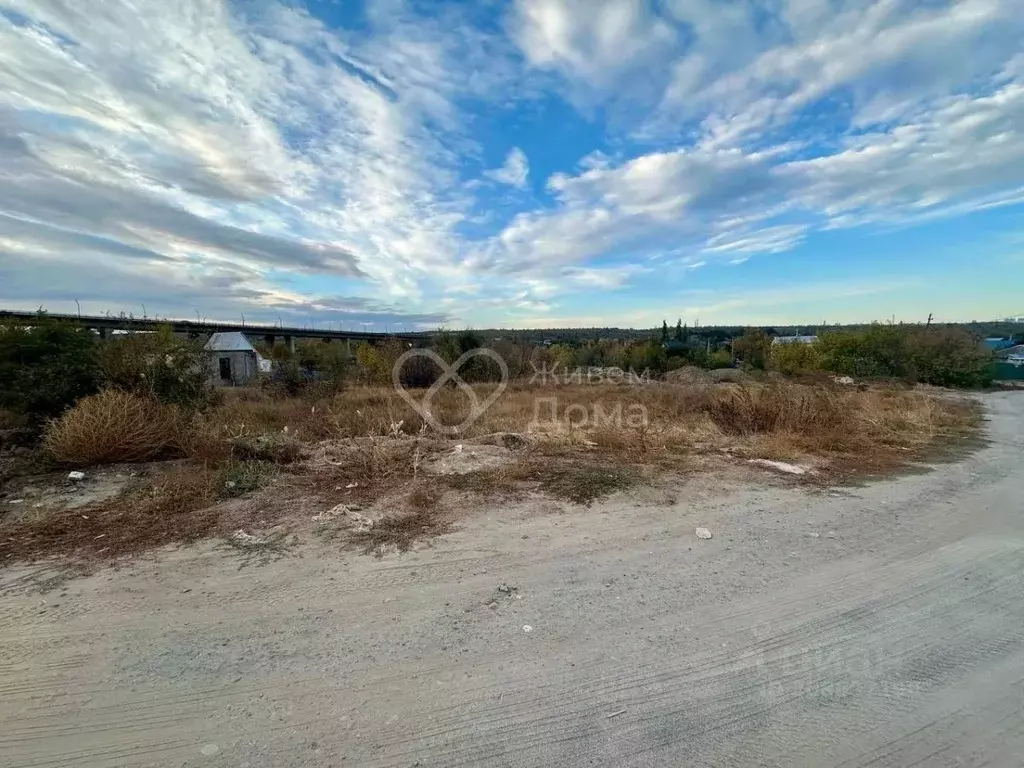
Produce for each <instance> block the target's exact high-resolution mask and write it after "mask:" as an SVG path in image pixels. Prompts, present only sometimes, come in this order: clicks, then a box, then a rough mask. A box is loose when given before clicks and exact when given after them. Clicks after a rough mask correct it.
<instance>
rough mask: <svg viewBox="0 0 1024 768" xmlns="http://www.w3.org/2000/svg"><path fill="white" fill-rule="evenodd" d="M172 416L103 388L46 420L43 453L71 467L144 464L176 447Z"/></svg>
mask: <svg viewBox="0 0 1024 768" xmlns="http://www.w3.org/2000/svg"><path fill="white" fill-rule="evenodd" d="M175 431H176V429H175V423H174V416H173V412H172V411H171V410H170V409H168V408H166V407H164V406H162V405H160V404H159V403H157V402H155V401H153V400H150V399H148V398H144V397H139V396H138V395H133V394H131V393H128V392H121V391H120V390H116V389H106V390H103V391H102V392H100V393H99V394H96V395H91V396H90V397H86V398H83V399H82V400H79V401H78V403H77V404H76V405H75V407H74V408H72V409H71V410H69V411H68V412H67V413H65V414H64V415H63V416H61V417H60V418H59V419H56V420H54V421H52V422H50V423H49V424H48V425H47V427H46V433H45V436H44V438H43V445H44V447H45V449H46V450H47V451H48V452H49V453H50V454H51V455H52V456H53V457H54V458H56V459H57V460H58V461H61V462H63V463H65V464H70V465H73V466H89V465H92V464H109V463H114V462H130V461H147V460H149V459H152V458H154V457H156V456H159V455H160V454H162V453H166V452H167V451H168V449H169V448H170V447H171V446H172V445H173V444H174V440H175Z"/></svg>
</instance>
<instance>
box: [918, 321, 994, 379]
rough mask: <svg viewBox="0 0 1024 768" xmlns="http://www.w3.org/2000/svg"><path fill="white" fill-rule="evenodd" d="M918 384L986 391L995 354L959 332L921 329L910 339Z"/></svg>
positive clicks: (969, 336) (957, 330)
mask: <svg viewBox="0 0 1024 768" xmlns="http://www.w3.org/2000/svg"><path fill="white" fill-rule="evenodd" d="M908 341H909V348H910V355H911V364H912V367H913V371H914V375H915V377H916V378H917V380H918V381H923V382H926V383H928V384H935V385H936V386H940V387H965V388H971V387H987V386H989V385H990V384H991V383H992V358H993V356H992V353H991V352H990V351H989V350H988V349H986V348H985V346H984V345H983V344H981V343H980V342H979V341H978V340H977V339H975V338H974V337H973V336H971V335H970V334H969V333H967V332H966V331H962V330H960V329H958V328H934V329H922V330H919V331H915V332H912V333H911V334H910V336H909V338H908Z"/></svg>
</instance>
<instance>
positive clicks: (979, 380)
mask: <svg viewBox="0 0 1024 768" xmlns="http://www.w3.org/2000/svg"><path fill="white" fill-rule="evenodd" d="M818 346H819V352H820V356H821V366H822V367H823V368H824V369H825V370H829V371H834V372H835V373H845V374H848V375H851V376H889V377H898V378H903V379H907V380H908V381H922V382H924V383H926V384H935V385H937V386H948V387H979V386H985V385H987V384H988V383H990V381H991V374H990V368H989V366H990V364H991V362H992V355H991V353H989V352H988V350H986V349H985V348H984V347H982V346H981V345H980V344H979V343H978V342H977V340H975V339H974V337H972V336H971V335H970V334H968V333H966V332H965V331H962V330H959V329H955V328H901V327H899V326H893V325H874V326H872V327H870V328H868V329H867V330H863V331H835V332H832V333H826V334H824V335H823V336H822V337H821V338H820V339H819V342H818Z"/></svg>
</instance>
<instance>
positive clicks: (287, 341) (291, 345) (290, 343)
mask: <svg viewBox="0 0 1024 768" xmlns="http://www.w3.org/2000/svg"><path fill="white" fill-rule="evenodd" d="M284 345H285V346H286V347H288V351H289V352H291V353H292V354H293V355H294V354H295V337H294V336H285V337H284Z"/></svg>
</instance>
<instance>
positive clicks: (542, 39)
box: [510, 0, 677, 100]
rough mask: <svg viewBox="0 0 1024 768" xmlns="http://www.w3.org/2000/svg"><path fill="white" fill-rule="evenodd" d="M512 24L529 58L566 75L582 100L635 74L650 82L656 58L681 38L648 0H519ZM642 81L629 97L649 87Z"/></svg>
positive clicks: (655, 74)
mask: <svg viewBox="0 0 1024 768" xmlns="http://www.w3.org/2000/svg"><path fill="white" fill-rule="evenodd" d="M510 27H511V32H512V36H513V38H514V39H515V41H516V42H517V43H518V45H519V47H520V49H521V50H522V52H523V55H524V56H525V58H526V60H527V62H528V63H529V64H530V65H531V66H533V67H536V68H538V69H545V70H551V71H554V72H558V73H560V74H561V75H563V76H564V77H565V78H566V80H567V82H568V84H569V86H570V90H571V91H572V92H573V93H574V95H575V96H576V97H577V98H579V99H583V100H588V99H589V98H590V96H589V95H588V93H589V92H603V93H604V94H605V95H607V94H608V93H612V92H614V91H615V86H616V84H618V83H621V82H622V81H623V79H624V78H626V77H628V76H629V75H631V74H638V73H639V74H640V75H642V76H645V77H646V80H647V81H648V82H650V81H651V80H652V79H653V78H656V77H657V74H658V69H656V68H654V67H653V66H652V65H653V64H654V62H656V61H657V60H658V59H659V58H660V57H661V56H664V55H666V54H668V53H669V52H671V50H672V49H673V48H674V47H675V45H676V42H677V41H676V31H675V29H674V28H673V26H672V25H671V24H669V23H667V22H666V21H665V20H664V19H662V18H659V16H658V15H657V14H656V13H655V12H653V10H652V9H651V8H650V7H649V4H648V3H647V2H646V1H645V0H516V2H515V3H514V5H513V8H512V13H511V18H510ZM642 82H643V80H640V83H637V82H634V83H633V86H634V87H633V88H632V90H631V91H630V92H629V93H628V94H627V96H628V97H632V98H636V97H638V96H640V95H641V91H646V90H648V89H647V88H644V87H643V86H642Z"/></svg>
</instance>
